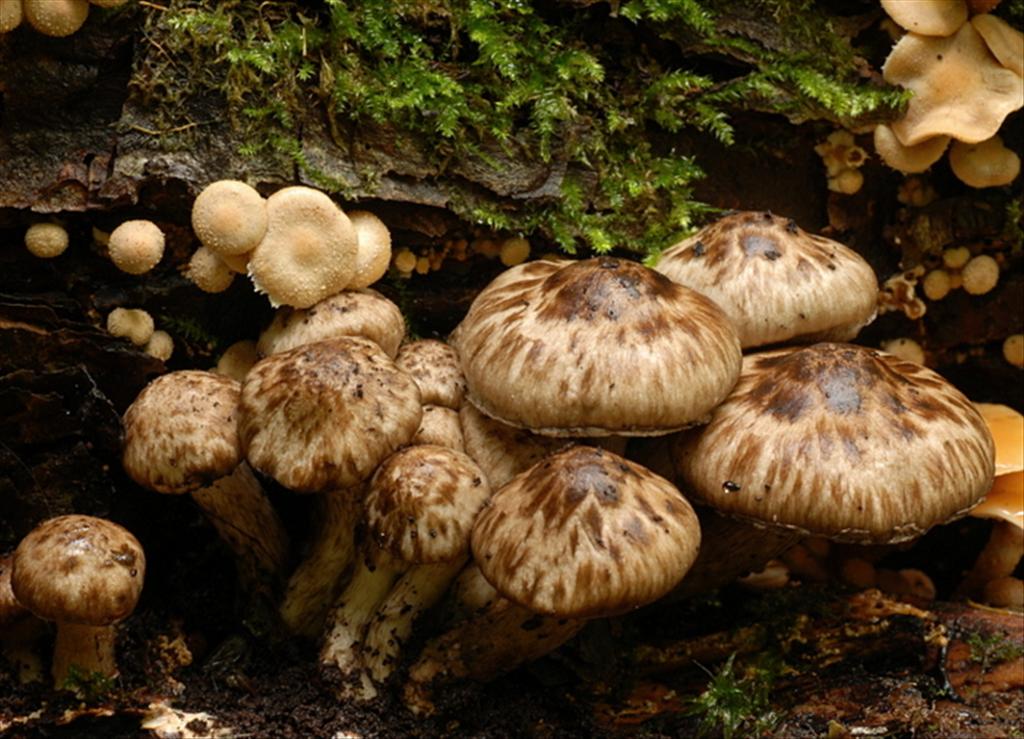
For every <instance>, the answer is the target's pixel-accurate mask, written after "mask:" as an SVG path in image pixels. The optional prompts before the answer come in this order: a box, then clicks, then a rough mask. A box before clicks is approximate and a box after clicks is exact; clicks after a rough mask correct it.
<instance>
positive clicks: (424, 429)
mask: <svg viewBox="0 0 1024 739" xmlns="http://www.w3.org/2000/svg"><path fill="white" fill-rule="evenodd" d="M410 443H412V444H436V445H437V446H445V447H448V448H449V449H454V450H455V451H457V452H462V451H465V449H466V443H465V440H464V438H463V436H462V425H461V424H460V423H459V413H458V411H454V410H452V409H451V408H446V407H444V406H443V405H425V406H423V418H422V419H421V420H420V427H419V428H418V429H416V433H415V434H414V435H413V437H412V441H411V442H410Z"/></svg>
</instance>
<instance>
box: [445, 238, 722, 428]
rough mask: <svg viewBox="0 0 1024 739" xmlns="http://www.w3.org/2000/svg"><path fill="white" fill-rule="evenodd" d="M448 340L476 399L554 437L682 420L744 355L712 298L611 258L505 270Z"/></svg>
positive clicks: (717, 390)
mask: <svg viewBox="0 0 1024 739" xmlns="http://www.w3.org/2000/svg"><path fill="white" fill-rule="evenodd" d="M451 343H452V346H453V347H454V348H455V350H456V351H457V352H458V354H459V358H460V359H461V361H462V369H463V372H464V373H465V376H466V385H467V397H468V399H469V400H470V402H472V403H473V404H474V405H476V406H477V407H478V408H479V409H480V410H482V411H483V412H484V413H486V414H487V415H489V416H491V417H493V418H496V419H498V420H500V421H502V422H504V423H507V424H510V425H512V426H519V427H522V428H528V429H531V430H533V431H536V432H538V433H542V434H547V435H552V436H573V435H579V436H606V435H609V434H621V435H627V436H642V435H648V434H663V433H668V432H670V431H672V430H674V429H680V428H684V427H686V426H688V425H691V424H693V423H696V422H699V421H700V420H701V418H703V417H704V416H705V415H706V414H707V413H708V411H710V410H711V409H712V408H714V407H715V406H716V405H717V404H718V403H719V402H720V401H721V400H722V398H724V397H725V396H726V395H727V394H728V392H729V389H730V388H731V387H732V385H733V384H734V383H735V380H736V375H737V372H738V371H739V362H740V350H739V341H738V340H737V338H736V332H735V330H734V329H733V327H732V325H730V323H729V321H728V319H727V318H726V317H725V315H724V314H723V313H722V311H721V309H720V308H719V307H718V306H717V305H715V304H714V303H712V302H711V301H710V300H708V299H707V298H705V297H704V296H702V295H699V294H697V293H696V292H694V291H692V290H689V289H688V288H685V287H683V286H682V285H678V284H676V283H674V282H672V281H671V280H669V279H667V278H665V277H664V276H662V275H660V274H658V273H657V272H655V271H654V270H650V269H647V268H646V267H643V266H641V265H639V264H637V263H635V262H630V261H627V260H623V259H612V258H608V257H601V258H598V259H588V260H585V261H580V262H569V263H566V262H547V261H542V262H528V263H525V264H522V265H519V266H517V267H513V268H511V269H509V270H507V271H506V272H505V273H504V274H503V275H502V276H500V277H498V278H497V279H496V280H495V281H494V282H492V283H491V284H490V285H488V286H487V287H486V288H484V290H483V291H482V292H481V293H480V294H479V295H478V296H477V298H476V300H474V301H473V304H472V306H470V309H469V312H468V313H467V315H466V317H465V318H464V319H463V321H462V322H461V323H460V324H459V325H458V327H457V328H456V329H455V331H454V333H453V334H452V338H451Z"/></svg>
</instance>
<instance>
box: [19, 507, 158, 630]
mask: <svg viewBox="0 0 1024 739" xmlns="http://www.w3.org/2000/svg"><path fill="white" fill-rule="evenodd" d="M145 571H146V556H145V554H144V553H143V551H142V546H141V545H140V544H139V541H138V539H136V538H135V537H134V536H133V535H132V534H131V532H129V531H128V530H126V529H124V528H122V527H121V526H118V525H117V524H115V523H112V522H110V521H106V520H104V519H102V518H94V517H92V516H80V515H70V516H58V517H56V518H51V519H49V520H47V521H44V522H43V523H41V524H39V526H37V527H36V528H35V529H33V530H32V531H31V532H29V534H28V535H27V536H26V537H25V538H24V539H22V541H21V543H20V544H18V548H17V549H15V551H14V560H13V562H12V569H11V588H12V589H13V590H14V595H15V596H16V597H17V599H18V601H19V602H20V603H21V604H22V605H24V606H25V607H26V608H28V609H29V610H30V611H32V612H33V613H34V614H36V615H37V616H39V617H40V618H43V619H45V620H47V621H64V622H69V623H75V624H83V625H89V626H106V625H108V624H112V623H115V622H117V621H120V620H121V619H123V618H124V617H126V616H127V615H128V614H130V613H131V612H132V610H133V609H134V608H135V604H136V602H138V599H139V593H141V592H142V583H143V579H144V577H145Z"/></svg>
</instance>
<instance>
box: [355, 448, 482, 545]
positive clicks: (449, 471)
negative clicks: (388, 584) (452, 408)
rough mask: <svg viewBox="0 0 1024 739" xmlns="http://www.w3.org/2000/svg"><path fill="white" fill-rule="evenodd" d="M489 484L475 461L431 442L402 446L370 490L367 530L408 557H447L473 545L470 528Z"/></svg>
mask: <svg viewBox="0 0 1024 739" xmlns="http://www.w3.org/2000/svg"><path fill="white" fill-rule="evenodd" d="M490 496H491V487H490V485H488V484H487V480H486V479H485V477H484V473H483V472H482V471H481V470H480V468H479V467H478V466H477V464H476V462H474V461H473V460H472V459H470V458H469V457H467V456H466V455H465V454H463V453H462V452H457V451H455V450H454V449H448V448H446V447H443V446H435V445H432V444H419V445H416V446H409V447H406V448H404V449H401V450H399V451H397V452H395V453H394V454H392V455H391V456H389V457H388V458H387V459H385V460H384V461H383V462H381V464H380V467H378V468H377V471H376V472H374V474H373V478H372V479H371V480H370V483H369V485H368V486H367V490H366V499H365V503H364V505H365V509H364V510H365V515H364V518H365V521H366V528H367V533H368V535H369V538H370V540H371V541H373V542H374V543H375V544H376V545H377V546H379V547H381V548H382V549H384V550H386V551H388V552H390V553H391V554H393V555H395V556H397V557H399V558H400V559H401V560H402V561H404V562H412V563H416V564H430V563H437V562H449V561H451V560H453V559H456V558H458V557H459V556H461V555H463V554H466V553H468V551H469V534H470V531H471V530H472V529H473V522H474V521H475V520H476V516H477V513H479V512H480V508H481V506H483V504H484V502H485V501H486V500H487V499H488V498H489V497H490Z"/></svg>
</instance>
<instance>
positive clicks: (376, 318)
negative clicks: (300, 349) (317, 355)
mask: <svg viewBox="0 0 1024 739" xmlns="http://www.w3.org/2000/svg"><path fill="white" fill-rule="evenodd" d="M339 336H362V337H364V338H367V339H370V340H371V341H373V342H376V343H377V345H378V346H380V348H381V349H383V350H384V352H385V354H387V355H388V356H389V357H392V358H393V357H394V356H395V355H396V354H397V353H398V347H399V345H400V344H401V343H402V339H403V338H404V337H405V318H404V317H403V316H402V311H401V310H399V309H398V306H397V305H395V304H394V303H392V302H391V301H390V300H388V299H387V298H385V297H384V296H383V295H381V294H380V293H379V292H377V291H376V290H373V289H371V288H363V289H361V290H344V291H342V292H340V293H337V294H336V295H332V296H330V297H329V298H325V299H324V300H321V301H320V302H319V303H317V304H316V305H313V306H311V307H309V308H288V307H284V308H279V309H278V310H277V313H275V314H274V320H273V321H271V323H270V325H269V326H267V328H266V329H265V330H264V331H263V333H261V334H260V337H259V341H258V342H257V348H258V349H259V353H260V354H261V355H263V356H265V357H266V356H270V355H271V354H277V353H278V352H283V351H288V350H289V349H294V348H295V347H297V346H302V345H303V344H312V343H314V342H317V341H323V340H325V339H333V338H336V337H339Z"/></svg>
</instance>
